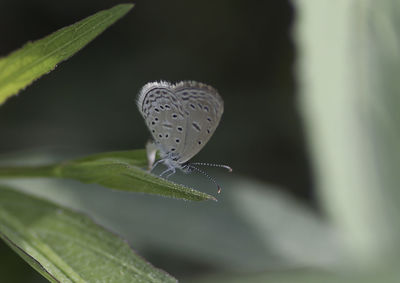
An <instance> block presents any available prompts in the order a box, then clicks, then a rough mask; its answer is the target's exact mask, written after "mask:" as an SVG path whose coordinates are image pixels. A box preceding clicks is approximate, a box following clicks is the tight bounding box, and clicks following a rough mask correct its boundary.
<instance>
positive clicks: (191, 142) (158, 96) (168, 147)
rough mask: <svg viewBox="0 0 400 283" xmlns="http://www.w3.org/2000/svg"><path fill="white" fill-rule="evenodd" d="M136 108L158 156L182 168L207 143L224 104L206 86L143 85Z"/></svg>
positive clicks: (186, 84)
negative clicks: (152, 140) (142, 118)
mask: <svg viewBox="0 0 400 283" xmlns="http://www.w3.org/2000/svg"><path fill="white" fill-rule="evenodd" d="M137 104H138V107H139V110H140V112H141V114H142V115H143V117H144V119H145V121H146V124H147V126H148V128H149V130H150V132H151V134H152V136H153V138H154V140H155V142H156V144H157V146H158V147H159V148H160V151H161V154H162V155H163V156H164V157H166V156H171V157H173V158H174V160H175V161H177V162H178V163H179V164H183V163H185V162H187V161H188V160H189V159H191V158H192V157H193V156H194V155H196V154H197V153H198V152H199V151H200V150H201V149H202V148H203V147H204V145H205V144H206V143H207V142H208V141H209V139H210V138H211V136H212V134H213V133H214V131H215V129H216V128H217V126H218V123H219V121H220V119H221V116H222V113H223V110H224V109H223V100H222V98H221V97H220V96H219V94H218V92H217V91H216V90H215V89H214V88H212V87H210V86H208V85H205V84H202V83H198V82H193V81H186V82H180V83H178V84H175V85H172V84H170V83H168V82H155V83H148V84H146V85H145V86H144V87H143V88H142V90H141V91H140V93H139V99H138V102H137Z"/></svg>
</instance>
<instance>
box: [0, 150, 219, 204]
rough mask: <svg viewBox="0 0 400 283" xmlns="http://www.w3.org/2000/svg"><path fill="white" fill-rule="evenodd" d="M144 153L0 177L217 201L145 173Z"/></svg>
mask: <svg viewBox="0 0 400 283" xmlns="http://www.w3.org/2000/svg"><path fill="white" fill-rule="evenodd" d="M146 166H147V157H146V152H145V151H144V150H132V151H119V152H105V153H99V154H94V155H90V156H88V157H84V158H80V159H76V160H71V161H66V162H63V163H60V164H55V165H50V166H42V167H14V168H8V167H7V168H5V167H3V168H0V178H10V177H19V178H20V177H54V178H65V179H75V180H78V181H81V182H83V183H93V184H99V185H102V186H104V187H108V188H112V189H116V190H123V191H129V192H141V193H148V194H157V195H162V196H166V197H172V198H180V199H185V200H195V201H199V200H216V199H215V198H214V197H213V196H211V195H208V194H205V193H202V192H199V191H197V190H193V189H190V188H188V187H185V186H183V185H178V184H176V183H173V182H170V181H168V180H165V179H163V178H160V177H157V176H155V175H153V174H150V173H149V172H147V171H146V170H145V169H144V168H146Z"/></svg>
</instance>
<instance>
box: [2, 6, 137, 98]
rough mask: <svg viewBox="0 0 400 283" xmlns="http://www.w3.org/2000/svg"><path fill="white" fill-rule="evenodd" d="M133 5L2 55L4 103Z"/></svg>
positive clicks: (92, 17) (96, 15)
mask: <svg viewBox="0 0 400 283" xmlns="http://www.w3.org/2000/svg"><path fill="white" fill-rule="evenodd" d="M132 7H133V4H121V5H117V6H115V7H113V8H111V9H108V10H104V11H100V12H98V13H96V14H94V15H93V16H90V17H87V18H86V19H84V20H82V21H79V22H77V23H75V24H73V25H70V26H68V27H65V28H62V29H60V30H58V31H56V32H55V33H53V34H51V35H49V36H47V37H45V38H43V39H40V40H37V41H35V42H29V43H28V44H26V45H25V46H24V47H22V48H21V49H19V50H17V51H15V52H13V53H11V54H10V55H8V56H7V57H4V58H1V59H0V105H1V104H2V103H4V101H5V100H6V99H7V98H9V97H10V96H12V95H14V94H16V93H18V91H20V90H21V89H23V88H25V87H27V86H28V85H29V84H31V83H32V82H33V81H34V80H36V79H38V78H40V77H41V76H42V75H44V74H46V73H48V72H50V71H52V70H53V69H54V68H55V67H56V66H57V64H59V63H60V62H61V61H64V60H66V59H68V58H69V57H71V56H72V55H73V54H75V53H76V52H78V51H79V50H80V49H82V48H83V47H84V46H85V45H86V44H88V43H89V42H90V41H91V40H93V39H94V38H95V37H97V36H98V35H99V34H100V33H102V32H103V31H104V30H105V29H106V28H107V27H109V26H110V25H111V24H113V23H114V22H115V21H117V20H118V19H119V18H121V17H122V16H124V15H125V14H126V13H127V12H128V11H129V10H130V9H132Z"/></svg>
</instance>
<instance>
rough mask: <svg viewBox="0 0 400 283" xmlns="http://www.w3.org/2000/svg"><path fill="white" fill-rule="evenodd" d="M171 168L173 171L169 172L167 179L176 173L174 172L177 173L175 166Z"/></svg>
mask: <svg viewBox="0 0 400 283" xmlns="http://www.w3.org/2000/svg"><path fill="white" fill-rule="evenodd" d="M170 170H171V171H172V172H171V173H169V174H168V175H167V176H165V179H168V178H169V177H171V176H172V175H174V174H175V173H176V170H175V167H172V168H171V169H170Z"/></svg>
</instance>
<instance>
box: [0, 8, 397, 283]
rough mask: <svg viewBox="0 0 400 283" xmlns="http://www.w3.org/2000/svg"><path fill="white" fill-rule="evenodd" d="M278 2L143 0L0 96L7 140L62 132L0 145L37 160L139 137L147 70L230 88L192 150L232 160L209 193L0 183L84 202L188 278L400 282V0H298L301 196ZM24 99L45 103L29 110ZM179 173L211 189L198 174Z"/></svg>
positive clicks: (284, 13)
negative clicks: (10, 95) (216, 123)
mask: <svg viewBox="0 0 400 283" xmlns="http://www.w3.org/2000/svg"><path fill="white" fill-rule="evenodd" d="M216 2H217V3H216ZM266 2H268V1H266ZM279 2H280V3H281V4H266V3H259V2H252V1H249V2H248V3H246V4H244V3H242V2H240V1H213V2H211V1H205V2H201V4H199V3H194V2H193V3H192V2H191V3H188V2H186V1H178V0H176V1H173V2H168V3H167V2H162V1H147V2H146V3H145V2H139V3H138V4H137V9H136V11H135V14H133V15H132V17H130V18H129V19H127V20H126V22H125V28H121V29H119V30H118V32H114V35H113V36H111V35H109V37H108V38H107V37H105V41H106V43H104V45H101V44H100V45H99V46H101V47H99V49H95V47H94V46H93V49H91V50H89V51H83V52H82V53H81V55H79V56H77V58H76V60H75V61H74V63H72V61H70V62H71V63H69V62H66V63H65V64H64V66H65V67H64V70H63V71H59V70H56V71H55V72H54V73H53V74H57V75H54V77H53V75H49V76H47V77H46V78H44V79H43V80H42V82H41V83H38V84H36V85H33V86H31V87H30V88H28V89H27V91H26V92H31V94H30V95H28V94H26V95H23V96H20V97H18V98H14V99H11V100H10V101H9V102H8V103H7V104H5V106H4V107H2V109H1V111H0V116H1V117H3V118H4V119H3V122H1V121H0V127H2V130H3V133H4V138H3V139H2V140H0V145H2V148H3V149H2V151H3V152H6V151H10V150H11V149H14V150H15V149H18V150H21V149H24V150H26V149H29V148H31V147H33V146H37V145H41V144H44V145H65V144H68V145H69V147H70V150H68V151H66V150H61V149H59V148H58V149H57V150H56V151H54V150H53V151H51V150H49V148H44V149H43V148H42V149H39V150H38V149H36V150H34V151H31V150H29V151H25V152H20V153H18V154H17V153H13V154H8V155H3V156H2V158H1V160H0V161H1V163H2V164H9V165H14V166H16V165H27V164H30V165H37V164H47V163H53V162H58V161H60V160H64V159H65V158H68V159H71V158H73V157H75V156H76V155H77V152H78V151H83V152H84V153H88V152H93V151H98V150H99V149H100V150H108V149H113V150H115V149H116V148H117V149H118V148H127V147H128V148H132V147H135V145H137V147H143V145H144V142H145V140H146V139H145V137H147V136H146V135H147V134H146V135H145V134H144V133H145V127H144V125H143V123H142V121H141V119H140V117H139V114H138V113H136V114H138V115H136V116H134V115H135V114H131V113H135V110H134V109H135V107H134V93H135V89H138V88H139V87H140V86H141V85H142V84H143V83H145V82H147V81H150V80H156V79H169V80H183V79H196V80H199V81H205V82H208V83H210V84H212V85H214V86H216V87H217V88H218V89H219V90H220V92H221V94H222V96H223V97H224V100H225V103H226V107H225V108H226V114H225V116H224V118H223V123H222V124H221V126H220V128H219V129H218V131H217V132H216V135H215V137H214V138H213V139H212V141H211V142H210V144H209V145H208V146H207V151H208V153H207V151H206V150H204V153H203V152H202V153H201V154H200V155H199V156H200V157H201V158H204V157H206V158H207V159H206V160H207V161H212V162H213V161H217V160H218V159H220V158H223V160H224V161H228V162H227V163H229V164H230V165H232V167H234V169H235V174H234V175H230V176H229V177H226V176H225V177H223V176H222V175H218V180H219V182H220V183H221V184H222V185H223V187H224V189H223V193H222V194H221V196H220V197H219V201H218V202H217V203H215V202H200V203H197V202H196V203H195V202H182V201H178V200H174V199H164V198H156V197H154V196H148V195H140V194H128V193H124V192H115V191H110V190H108V189H105V188H102V187H99V186H97V185H87V184H81V183H77V182H75V181H68V180H49V179H24V180H17V179H15V180H12V179H9V180H2V183H3V184H7V185H8V186H12V187H14V188H18V190H20V191H22V192H28V193H30V194H35V195H38V196H41V197H43V198H46V199H48V200H49V201H51V202H53V203H54V205H62V206H66V207H70V208H72V209H77V210H79V211H82V212H85V213H87V214H89V215H90V216H91V217H93V218H94V219H95V220H96V221H97V222H99V223H101V224H102V225H104V226H106V227H108V228H110V229H112V230H113V231H117V232H118V233H119V234H121V235H122V236H123V237H124V238H126V239H127V240H128V241H129V242H130V243H132V245H133V246H134V248H135V249H136V250H137V251H138V252H139V253H140V254H141V255H142V256H144V257H145V258H146V259H147V260H149V261H150V262H151V263H152V264H154V265H155V266H157V267H160V268H162V269H163V270H166V271H167V272H169V273H170V274H172V275H173V276H174V277H176V278H178V279H182V280H184V281H185V282H186V281H187V282H274V283H276V282H385V283H386V282H397V281H398V277H399V274H398V270H397V265H398V262H399V254H400V243H399V240H398V239H399V238H400V237H399V233H400V227H399V224H398V221H397V218H398V216H399V215H400V212H399V209H398V207H399V205H398V203H399V201H400V198H399V191H398V187H399V184H400V180H399V174H398V173H397V168H399V165H400V155H399V153H398V150H397V149H398V146H399V137H400V135H399V129H398V126H397V125H398V107H399V96H398V90H399V89H400V87H399V80H398V79H397V74H398V73H399V68H400V67H399V66H400V53H399V50H400V48H399V47H400V29H399V26H400V25H399V17H398V16H399V14H400V4H398V3H399V2H398V1H394V0H388V1H373V0H351V1H349V0H338V1H334V2H332V1H326V0H323V1H320V0H297V1H293V3H294V8H295V10H294V11H295V18H296V21H295V22H294V23H293V31H294V33H293V35H294V39H295V47H296V56H297V57H296V59H297V61H296V65H295V70H296V77H297V82H298V85H297V88H298V92H299V96H298V97H297V99H298V102H299V110H300V113H301V115H302V118H303V121H304V130H305V133H306V134H307V142H308V152H309V155H310V158H311V159H312V161H313V166H314V167H313V168H314V179H315V183H316V186H315V192H316V193H315V195H316V197H315V199H313V198H311V199H308V202H307V203H303V202H302V201H300V200H299V199H298V198H296V197H292V196H289V195H288V194H287V192H285V190H286V191H287V190H290V191H292V192H296V195H297V196H300V195H301V196H302V197H309V196H310V195H312V193H311V190H310V186H311V184H312V182H311V181H310V178H309V176H308V175H307V174H308V172H309V171H308V170H307V168H308V167H307V162H306V160H307V158H306V157H305V154H304V153H305V152H306V150H305V148H304V147H303V139H302V136H301V132H300V130H299V125H300V123H299V121H298V120H299V119H298V114H297V112H296V111H295V109H296V106H295V105H296V104H295V100H294V99H293V96H292V95H291V94H292V93H293V91H294V86H295V85H294V84H293V77H292V73H291V68H292V63H293V57H294V52H293V48H292V45H291V42H290V40H289V34H290V32H289V27H290V23H291V20H290V19H291V17H292V10H291V8H290V6H289V5H288V3H287V2H284V1H279ZM282 3H283V4H282ZM173 4H177V5H176V6H174V5H173ZM0 5H1V4H0ZM3 5H4V4H3ZM9 5H10V6H12V7H18V4H9ZM13 5H14V6H13ZM64 5H65V4H64ZM86 5H88V4H86ZM269 5H270V6H269ZM280 5H282V6H280ZM89 6H90V5H88V6H81V8H82V10H81V11H84V10H85V9H89ZM43 7H47V8H46V9H48V10H43V11H45V12H43V11H42V12H43V13H45V14H49V15H53V12H54V11H57V9H59V10H58V11H59V13H58V14H56V15H57V17H59V16H60V15H62V14H63V15H67V14H68V13H66V11H69V9H65V7H66V6H59V7H55V6H54V5H50V4H46V5H43ZM69 7H71V6H69ZM155 7H157V9H156V8H155ZM90 8H91V7H90ZM269 8H272V9H269ZM70 9H71V8H70ZM61 10H62V11H63V12H60V11H61ZM0 11H1V9H0ZM278 11H279V13H278ZM278 18H279V19H285V21H283V22H279V21H278V20H277V19H278ZM64 20H65V21H66V19H64ZM72 22H73V21H72ZM126 23H135V24H132V25H131V26H130V25H127V24H126ZM274 23H275V25H274ZM276 23H280V25H279V24H276ZM64 25H65V24H64ZM16 30H18V25H16ZM0 32H1V30H0ZM119 42H124V44H123V45H121V44H119ZM104 54H108V55H109V56H104ZM100 59H101V60H100ZM105 66H107V67H105ZM78 70H79V71H78ZM110 70H111V71H110ZM111 73H112V74H111ZM93 85H96V86H98V88H97V89H96V91H93ZM60 86H62V87H60ZM83 90H85V91H83ZM55 92H56V93H57V95H54V93H55ZM29 96H30V98H29ZM22 97H23V98H22ZM49 97H50V99H49ZM77 101H79V103H77ZM127 101H130V102H132V103H127ZM30 103H31V104H30ZM31 105H34V106H35V107H34V109H44V111H43V112H40V113H38V112H34V111H32V110H29V109H30V107H28V106H31ZM49 105H51V107H49ZM39 106H42V108H41V107H39ZM31 108H32V107H31ZM24 111H27V112H24ZM21 113H24V115H22V114H21ZM29 115H31V116H29ZM26 117H33V120H30V121H29V122H27V119H26ZM49 119H51V120H52V121H48V120H49ZM4 121H7V122H4ZM132 124H133V125H135V126H134V129H133V128H132V130H131V132H129V130H127V128H126V127H127V125H132ZM140 127H142V131H143V132H140V130H138V129H140ZM128 128H129V127H128ZM14 129H19V132H18V133H14V132H13V131H14ZM12 133H14V134H12ZM219 133H220V134H219ZM28 137H29V138H28ZM217 137H218V138H217ZM78 145H79V146H81V147H80V148H79V149H78V148H77V147H78ZM85 147H86V148H85ZM55 152H56V153H55ZM236 172H239V173H236ZM240 175H248V176H249V177H248V178H244V177H241V176H240ZM256 178H258V179H260V180H261V181H256V180H255V179H256ZM173 180H175V181H177V182H178V183H182V184H190V186H192V187H195V188H196V189H199V190H201V191H206V192H212V191H214V190H215V188H213V187H210V186H209V185H208V183H206V182H207V180H203V179H201V178H200V177H196V176H184V175H179V174H178V175H177V176H175V177H174V179H173ZM265 181H269V182H271V183H277V184H278V185H279V187H277V186H271V185H268V184H266V183H265ZM281 186H284V187H286V188H280V187H281ZM89 188H90V189H89ZM310 204H316V206H317V207H318V208H319V210H318V211H316V209H314V208H312V207H310ZM1 248H2V247H1V246H0V249H1ZM9 255H10V253H4V257H6V256H9ZM2 256H3V254H2ZM2 256H0V258H2ZM2 259H3V258H2ZM8 262H9V263H8V266H9V267H10V269H12V268H16V267H15V265H12V264H11V261H8ZM15 262H16V263H15V264H18V270H21V269H22V266H21V262H18V261H17V260H16V261H15ZM13 266H14V267H13ZM22 274H25V273H24V272H21V273H19V274H15V275H13V273H11V272H7V274H6V275H5V276H8V277H5V278H7V279H8V280H9V281H13V280H14V281H15V282H17V280H20V281H21V282H27V279H26V277H25V278H24V279H21V277H22ZM26 274H29V272H28V273H26ZM0 276H1V274H0ZM13 276H15V277H13ZM17 277H19V279H17ZM23 280H24V281H23ZM34 280H36V279H32V282H34Z"/></svg>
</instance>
